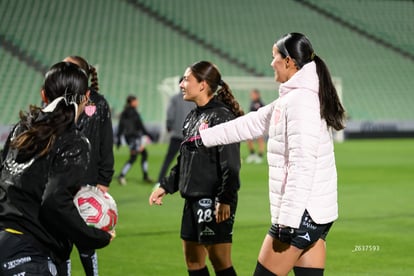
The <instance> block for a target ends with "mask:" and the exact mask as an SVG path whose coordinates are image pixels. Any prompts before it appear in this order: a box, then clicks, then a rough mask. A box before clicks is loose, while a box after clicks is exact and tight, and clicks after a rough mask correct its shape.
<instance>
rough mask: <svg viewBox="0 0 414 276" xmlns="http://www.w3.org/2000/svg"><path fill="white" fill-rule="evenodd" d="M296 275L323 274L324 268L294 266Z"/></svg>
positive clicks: (310, 275)
mask: <svg viewBox="0 0 414 276" xmlns="http://www.w3.org/2000/svg"><path fill="white" fill-rule="evenodd" d="M293 271H294V272H295V276H323V271H324V269H323V268H312V267H299V266H295V267H294V268H293Z"/></svg>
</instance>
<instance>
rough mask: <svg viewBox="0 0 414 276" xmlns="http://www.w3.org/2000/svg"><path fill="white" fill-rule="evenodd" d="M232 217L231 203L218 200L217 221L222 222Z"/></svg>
mask: <svg viewBox="0 0 414 276" xmlns="http://www.w3.org/2000/svg"><path fill="white" fill-rule="evenodd" d="M229 218H230V205H229V204H224V203H220V202H218V203H217V204H216V222H217V223H220V222H223V221H225V220H228V219H229Z"/></svg>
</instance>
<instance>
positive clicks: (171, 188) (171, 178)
mask: <svg viewBox="0 0 414 276" xmlns="http://www.w3.org/2000/svg"><path fill="white" fill-rule="evenodd" d="M179 170H180V155H179V156H178V157H177V164H176V165H175V166H174V167H173V168H172V169H171V171H170V174H169V175H168V176H166V177H163V178H162V179H161V181H160V187H161V188H163V189H164V190H165V191H166V192H167V193H168V194H173V193H175V192H176V191H178V179H179V175H180V172H179Z"/></svg>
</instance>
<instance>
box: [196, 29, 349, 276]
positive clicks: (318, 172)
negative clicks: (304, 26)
mask: <svg viewBox="0 0 414 276" xmlns="http://www.w3.org/2000/svg"><path fill="white" fill-rule="evenodd" d="M272 53H273V60H272V63H271V66H272V68H273V70H274V72H275V80H276V81H278V82H280V83H281V85H280V88H279V98H278V99H276V100H275V101H274V102H272V103H271V104H269V105H266V106H264V107H262V108H260V109H259V110H258V111H256V112H250V113H248V114H246V115H245V116H243V117H240V118H237V119H235V120H233V121H231V122H228V123H225V124H221V125H219V126H216V127H213V128H209V129H205V130H201V131H200V135H201V138H202V141H203V144H204V145H205V146H207V147H210V146H217V145H224V144H231V143H238V142H241V141H245V140H248V139H254V138H256V137H260V136H263V135H265V134H267V135H268V137H269V140H268V144H267V151H268V154H267V159H268V163H269V198H270V205H271V217H272V225H271V227H270V230H269V232H268V234H267V235H266V237H265V239H264V242H263V245H262V248H261V250H260V253H259V257H258V262H257V266H256V270H255V273H254V275H256V276H259V275H260V276H270V275H287V274H288V273H289V271H291V270H292V269H293V270H294V272H295V275H312V276H318V275H323V271H324V267H325V255H326V250H325V238H326V235H327V234H328V231H329V228H330V227H331V225H332V223H333V221H335V220H336V218H337V217H338V206H337V174H336V166H335V157H334V150H333V140H332V133H331V131H332V129H335V130H340V129H343V128H344V120H345V117H344V113H345V111H344V108H343V107H342V105H341V103H340V101H339V98H338V95H337V92H336V89H335V87H334V85H333V83H332V79H331V76H330V73H329V71H328V68H327V66H326V65H325V63H324V62H323V61H322V59H321V58H320V57H319V56H317V55H316V54H315V52H314V50H313V48H312V45H311V43H310V41H309V40H308V38H307V37H306V36H304V35H303V34H300V33H289V34H286V35H284V36H283V37H281V38H280V39H279V40H278V41H276V42H275V44H274V45H273V49H272Z"/></svg>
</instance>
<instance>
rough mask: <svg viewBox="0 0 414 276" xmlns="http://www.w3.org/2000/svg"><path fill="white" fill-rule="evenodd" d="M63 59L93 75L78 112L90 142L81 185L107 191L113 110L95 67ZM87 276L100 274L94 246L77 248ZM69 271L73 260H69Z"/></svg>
mask: <svg viewBox="0 0 414 276" xmlns="http://www.w3.org/2000/svg"><path fill="white" fill-rule="evenodd" d="M64 61H67V62H71V63H74V64H76V65H78V66H79V67H80V68H81V69H82V70H84V71H85V72H86V74H87V75H88V78H89V79H90V81H91V83H90V87H89V90H90V94H89V100H88V103H87V104H86V106H85V110H84V112H82V113H81V114H80V115H79V119H78V121H77V125H78V129H79V130H80V131H81V132H82V134H83V135H85V136H86V138H88V140H89V143H90V145H91V160H90V163H89V166H88V169H87V170H86V173H85V174H84V177H83V179H82V183H81V184H82V185H91V186H96V187H98V188H99V189H100V190H102V191H103V192H108V190H109V184H110V183H111V181H112V176H113V174H114V152H113V143H114V141H113V130H112V121H111V110H110V108H109V104H108V102H107V101H106V99H105V97H104V96H103V95H102V94H100V93H99V86H98V73H97V72H96V68H95V67H93V66H92V65H91V64H89V62H88V61H86V59H84V58H83V57H80V56H68V57H66V58H65V59H64ZM78 251H79V256H80V260H81V262H82V266H83V269H84V271H85V275H86V276H93V275H98V255H97V254H96V251H95V250H94V249H83V248H78ZM68 266H69V267H68V270H69V271H70V270H71V269H70V262H68Z"/></svg>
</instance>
